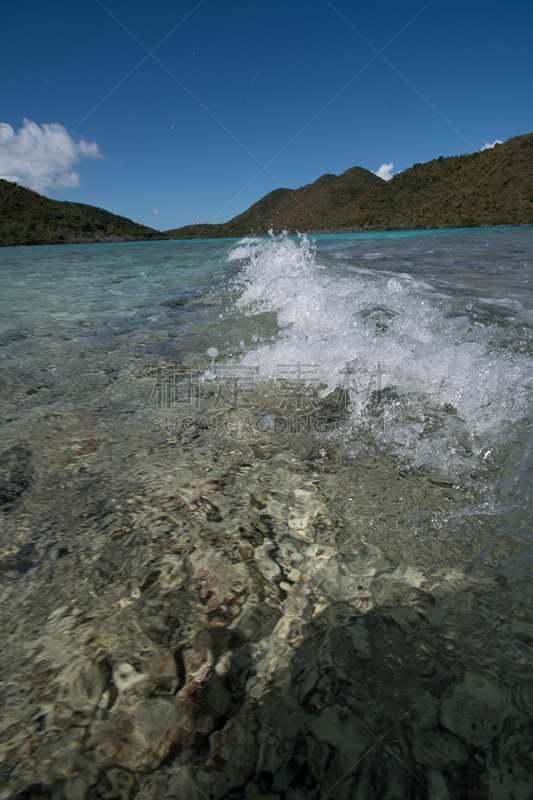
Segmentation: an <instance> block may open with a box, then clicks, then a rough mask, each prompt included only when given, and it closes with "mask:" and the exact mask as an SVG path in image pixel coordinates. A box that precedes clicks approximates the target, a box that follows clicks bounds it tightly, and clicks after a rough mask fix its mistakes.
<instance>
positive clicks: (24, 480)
mask: <svg viewBox="0 0 533 800" xmlns="http://www.w3.org/2000/svg"><path fill="white" fill-rule="evenodd" d="M31 459H32V453H31V450H29V449H28V448H26V447H24V446H23V445H15V446H14V447H10V448H9V449H8V450H4V452H3V453H2V454H0V506H5V505H10V504H11V503H13V502H14V501H15V500H17V498H19V497H20V496H21V494H22V493H23V492H24V491H25V490H26V489H27V488H28V486H29V485H30V470H31Z"/></svg>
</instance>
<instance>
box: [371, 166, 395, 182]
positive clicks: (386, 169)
mask: <svg viewBox="0 0 533 800" xmlns="http://www.w3.org/2000/svg"><path fill="white" fill-rule="evenodd" d="M393 169H394V164H393V163H392V161H391V163H390V164H382V165H381V167H380V168H379V169H378V171H377V172H374V175H377V176H378V178H383V180H384V181H390V179H391V178H393V177H394V176H393V174H392V170H393Z"/></svg>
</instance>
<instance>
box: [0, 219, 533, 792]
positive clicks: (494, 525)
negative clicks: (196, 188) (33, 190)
mask: <svg viewBox="0 0 533 800" xmlns="http://www.w3.org/2000/svg"><path fill="white" fill-rule="evenodd" d="M532 266H533V229H531V228H501V229H468V230H446V231H409V232H392V233H366V234H343V235H326V236H317V237H314V238H311V237H309V238H307V237H305V236H302V237H288V236H286V235H280V236H274V235H271V236H269V237H265V238H262V239H257V238H247V239H243V240H241V241H237V240H213V241H191V242H181V241H180V242H151V243H127V244H105V245H79V246H78V245H76V246H59V247H33V248H6V249H4V250H2V251H0V280H1V285H2V295H1V298H0V308H1V314H0V358H1V364H0V404H1V406H2V420H3V422H2V456H1V458H0V501H1V503H2V515H1V526H2V527H1V532H0V576H1V578H2V581H1V583H0V602H1V604H0V609H1V614H2V629H3V631H4V642H5V644H4V647H3V649H2V653H1V654H0V668H1V676H0V681H1V682H0V702H1V703H2V719H3V722H2V725H1V726H0V762H1V771H0V797H1V798H9V797H33V796H39V797H41V796H49V797H50V798H52V797H54V798H68V800H71V798H76V800H77V799H78V798H80V800H85V799H86V798H89V797H90V798H93V797H108V798H111V797H126V798H130V797H137V798H138V800H145V798H152V797H153V798H159V797H175V796H176V797H187V798H188V797H191V798H198V800H199V798H201V797H210V798H226V797H227V798H240V797H243V798H246V800H250V798H254V799H255V798H263V797H264V798H270V799H271V800H273V798H287V799H288V800H300V799H301V798H304V797H309V798H316V800H319V799H320V800H322V799H324V800H325V798H334V799H335V800H337V799H339V800H340V798H344V797H346V798H355V797H357V798H359V797H361V798H367V797H369V798H373V797H376V798H381V797H406V798H412V797H420V798H425V797H428V798H434V797H438V798H448V797H450V798H451V797H479V798H482V797H483V798H484V797H490V798H500V797H501V798H509V797H515V798H524V800H525V799H526V798H530V797H531V786H532V785H533V759H532V757H531V752H532V751H533V724H532V722H531V708H532V703H533V612H532V611H531V603H532V598H531V594H532V593H533V583H532V580H531V578H532V571H533V548H532V541H531V535H532V508H533V504H532V498H531V484H532V481H531V472H532V469H533V452H532V440H533V437H532V429H531V423H532V413H533V412H532V403H531V393H532V389H533V371H532V366H533V272H532V268H531V267H532ZM39 793H40V794H39Z"/></svg>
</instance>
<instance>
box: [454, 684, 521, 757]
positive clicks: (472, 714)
mask: <svg viewBox="0 0 533 800" xmlns="http://www.w3.org/2000/svg"><path fill="white" fill-rule="evenodd" d="M515 713H516V712H515V710H514V709H513V707H512V706H511V705H510V703H509V701H508V699H507V697H506V696H505V694H504V693H503V692H502V691H501V689H499V688H498V687H497V686H496V685H495V684H493V683H491V682H490V681H488V680H487V679H486V678H485V677H483V676H482V675H478V674H475V673H473V672H470V671H467V672H465V675H464V680H463V683H462V684H459V685H456V686H454V689H453V693H452V695H451V697H449V698H447V699H445V700H444V701H443V702H442V704H441V709H440V714H439V717H440V721H441V724H442V725H443V726H444V727H445V728H446V729H447V730H449V731H450V732H451V733H454V734H455V735H456V736H458V737H459V738H460V739H462V740H463V741H464V742H466V743H467V744H468V745H473V746H475V747H481V748H482V747H487V746H488V745H489V744H490V743H491V742H492V740H493V739H494V737H495V736H496V735H497V734H498V732H499V730H500V729H501V727H502V725H503V723H504V720H505V719H506V718H507V717H509V716H510V715H512V714H515Z"/></svg>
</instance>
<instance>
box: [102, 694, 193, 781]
mask: <svg viewBox="0 0 533 800" xmlns="http://www.w3.org/2000/svg"><path fill="white" fill-rule="evenodd" d="M91 734H92V735H91V741H90V744H91V745H92V746H93V747H94V748H95V756H96V761H97V763H99V764H101V765H105V764H109V765H111V764H112V765H115V766H119V767H122V768H123V769H127V770H130V771H132V772H150V771H151V770H154V769H156V768H157V767H158V766H159V764H160V763H161V761H162V760H163V759H164V758H165V757H166V756H167V755H168V753H169V752H170V749H171V747H172V745H173V744H174V743H175V742H177V741H178V740H179V738H180V727H179V725H178V723H177V722H176V709H175V704H174V703H173V702H172V701H171V700H167V699H166V698H163V697H157V698H143V699H141V700H137V701H136V702H133V703H130V702H126V701H124V700H122V701H119V702H118V703H117V704H116V705H115V706H114V707H113V708H112V709H111V711H110V712H109V716H108V718H107V719H106V720H102V721H101V722H95V723H94V725H93V726H92V731H91Z"/></svg>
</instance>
